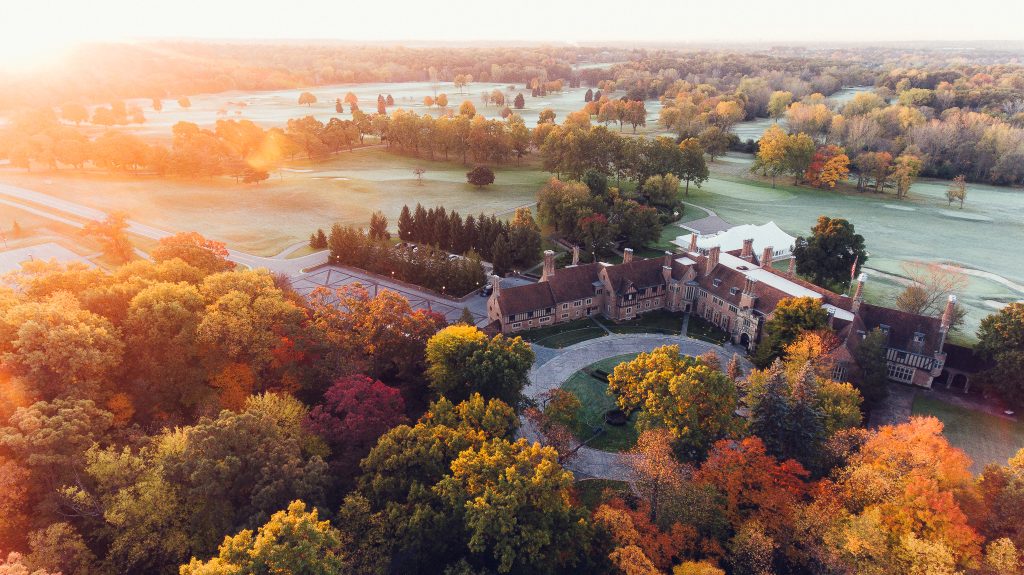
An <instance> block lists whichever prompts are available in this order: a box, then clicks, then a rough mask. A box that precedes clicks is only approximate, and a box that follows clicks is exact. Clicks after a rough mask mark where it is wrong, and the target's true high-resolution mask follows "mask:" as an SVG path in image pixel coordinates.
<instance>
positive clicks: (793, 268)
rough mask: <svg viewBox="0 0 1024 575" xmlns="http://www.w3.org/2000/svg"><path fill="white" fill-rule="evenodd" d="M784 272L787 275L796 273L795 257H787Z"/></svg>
mask: <svg viewBox="0 0 1024 575" xmlns="http://www.w3.org/2000/svg"><path fill="white" fill-rule="evenodd" d="M786 273H788V274H789V275H793V274H795V273H796V258H794V257H790V258H789V269H788V270H787V271H786Z"/></svg>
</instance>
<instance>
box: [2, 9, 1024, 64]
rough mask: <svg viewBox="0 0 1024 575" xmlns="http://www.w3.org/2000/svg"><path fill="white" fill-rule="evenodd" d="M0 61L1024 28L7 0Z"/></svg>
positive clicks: (856, 12) (867, 15)
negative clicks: (290, 48)
mask: <svg viewBox="0 0 1024 575" xmlns="http://www.w3.org/2000/svg"><path fill="white" fill-rule="evenodd" d="M3 4H4V7H3V10H2V11H0V16H2V17H0V54H2V56H0V61H6V62H7V63H11V62H12V61H18V60H24V61H29V60H30V59H38V57H39V56H41V55H52V52H54V51H55V49H56V48H59V47H61V46H64V45H67V44H68V43H71V42H76V41H82V40H97V39H99V40H123V39H131V38H169V37H173V38H183V37H184V38H232V39H239V38H270V39H282V38H295V39H302V38H315V39H321V38H330V39H342V40H355V41H370V40H376V41H382V40H409V41H416V40H442V41H443V40H457V41H467V40H494V41H514V40H528V41H569V42H572V41H584V42H599V41H608V42H630V41H641V42H643V41H670V42H687V41H689V42H713V41H719V42H737V41H742V42H763V41H769V42H801V41H814V42H818V41H860V42H872V41H901V40H945V41H961V40H967V41H969V40H1024V2H1022V1H1021V0H967V1H963V0H958V1H955V2H954V1H951V0H929V1H920V0H847V1H845V2H839V1H832V2H829V1H827V0H826V1H811V0H760V1H747V0H732V1H723V0H703V1H691V0H679V1H669V0H661V1H655V0H614V1H613V0H582V1H578V0H568V1H566V0H504V1H498V2H494V1H490V2H488V1H486V0H479V1H474V2H468V1H464V0H443V1H438V0H417V1H409V0H291V1H281V0H247V1H244V2H242V1H236V0H230V1H225V0H160V1H159V2H157V1H154V0H4V1H3Z"/></svg>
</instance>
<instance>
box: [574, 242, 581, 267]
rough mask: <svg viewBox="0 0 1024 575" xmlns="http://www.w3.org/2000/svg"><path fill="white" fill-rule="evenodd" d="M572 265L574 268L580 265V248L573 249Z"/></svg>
mask: <svg viewBox="0 0 1024 575" xmlns="http://www.w3.org/2000/svg"><path fill="white" fill-rule="evenodd" d="M572 265H574V266H578V265H580V247H579V246H573V247H572Z"/></svg>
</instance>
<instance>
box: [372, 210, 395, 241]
mask: <svg viewBox="0 0 1024 575" xmlns="http://www.w3.org/2000/svg"><path fill="white" fill-rule="evenodd" d="M369 235H370V239H374V240H386V239H388V238H390V237H391V234H390V233H389V232H388V218H387V216H385V215H384V212H382V211H380V210H377V211H375V212H373V213H372V214H370V231H369Z"/></svg>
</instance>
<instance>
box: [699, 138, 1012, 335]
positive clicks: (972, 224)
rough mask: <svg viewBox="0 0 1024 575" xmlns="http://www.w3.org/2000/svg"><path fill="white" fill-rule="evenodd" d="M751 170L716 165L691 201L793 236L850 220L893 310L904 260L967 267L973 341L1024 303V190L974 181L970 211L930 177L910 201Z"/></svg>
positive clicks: (874, 288) (963, 298)
mask: <svg viewBox="0 0 1024 575" xmlns="http://www.w3.org/2000/svg"><path fill="white" fill-rule="evenodd" d="M746 158H747V164H746V166H744V165H738V164H729V165H727V164H726V163H724V162H722V161H720V160H719V161H716V162H715V163H713V164H710V166H711V169H712V176H711V178H710V179H709V180H708V182H706V183H705V184H704V185H703V187H702V188H701V189H699V190H693V189H691V190H690V199H689V201H692V202H694V203H696V204H698V205H702V206H706V207H707V208H709V209H712V210H714V211H715V212H717V213H718V215H720V216H721V217H723V218H725V220H727V221H729V222H730V223H732V224H745V223H751V224H763V223H766V222H768V221H774V222H775V223H776V224H778V225H779V227H781V228H782V229H783V230H785V231H786V232H788V233H790V234H792V235H794V236H800V235H807V234H809V233H810V228H811V227H812V226H813V225H814V224H815V222H816V220H817V218H818V216H821V215H825V216H829V217H841V218H846V219H848V220H850V221H851V222H852V223H853V224H854V225H855V226H856V228H857V232H858V233H860V234H861V235H863V236H864V238H865V241H866V244H867V249H868V252H869V255H870V259H869V260H868V261H867V263H866V265H865V269H866V271H867V272H868V274H869V276H870V280H869V281H868V285H867V292H866V297H867V299H868V301H871V302H873V303H878V304H882V305H892V302H893V300H894V299H895V297H896V295H897V294H898V293H899V291H900V290H901V289H902V288H903V285H902V284H901V280H902V278H901V277H900V276H901V275H904V273H905V272H904V271H903V269H902V264H904V263H907V262H913V261H925V262H940V263H945V264H949V265H951V266H955V267H958V268H961V269H962V270H963V271H964V273H966V274H968V276H969V280H970V284H969V285H968V288H967V289H966V290H965V291H964V293H961V294H959V296H960V303H961V304H962V305H963V306H964V308H965V309H966V311H967V318H966V322H965V325H964V328H963V330H962V333H963V334H965V337H967V338H970V337H971V334H973V333H974V332H975V331H976V330H977V327H978V324H979V323H980V322H981V319H982V318H984V317H985V316H987V315H988V314H990V313H992V311H993V310H995V309H999V308H1000V307H1001V306H1002V305H1005V304H1006V303H1008V302H1011V301H1017V300H1021V299H1024V266H1021V265H1020V262H1019V258H1016V257H1012V254H1011V253H1009V252H1008V251H1007V250H1008V249H1009V246H1017V245H1024V226H1022V225H1021V224H1020V222H1021V221H1024V191H1022V190H1020V189H1014V188H1000V187H995V186H986V185H981V184H969V185H968V196H967V198H968V199H967V203H966V204H965V206H964V209H963V210H958V209H957V208H955V207H954V208H949V207H948V206H947V205H946V203H947V202H946V199H945V196H944V191H945V189H946V187H947V186H948V183H947V182H943V181H936V180H922V181H919V182H917V183H915V184H914V186H913V187H912V188H911V190H910V195H909V196H908V197H907V198H906V199H904V200H896V199H895V198H894V197H893V196H892V195H891V194H886V195H877V194H873V193H860V192H856V191H831V190H817V189H813V188H808V187H803V186H799V187H797V186H793V185H791V182H792V179H791V178H778V180H777V182H776V187H775V188H772V185H771V182H769V181H764V180H761V179H759V178H753V177H751V176H750V174H749V164H750V162H752V157H751V156H749V155H747V156H746Z"/></svg>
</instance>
